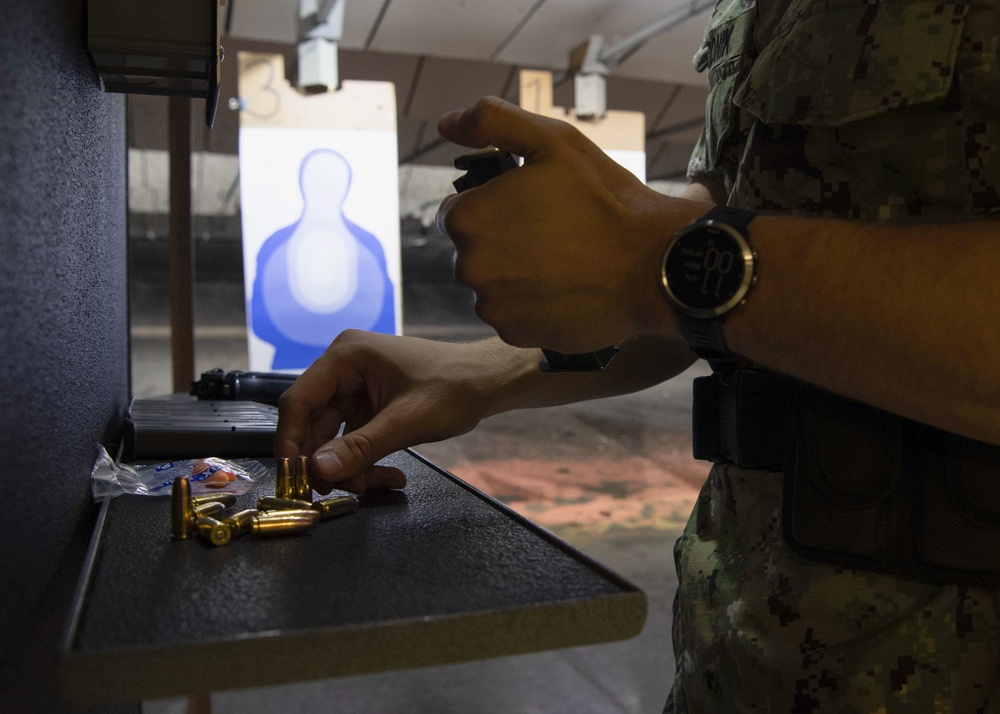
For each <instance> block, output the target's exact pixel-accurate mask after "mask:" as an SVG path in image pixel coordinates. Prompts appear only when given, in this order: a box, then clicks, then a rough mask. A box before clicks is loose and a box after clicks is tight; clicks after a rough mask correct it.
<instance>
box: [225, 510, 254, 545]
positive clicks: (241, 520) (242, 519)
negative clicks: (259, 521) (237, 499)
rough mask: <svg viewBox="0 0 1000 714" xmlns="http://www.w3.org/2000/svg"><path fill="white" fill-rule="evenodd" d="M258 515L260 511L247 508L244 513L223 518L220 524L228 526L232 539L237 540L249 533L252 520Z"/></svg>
mask: <svg viewBox="0 0 1000 714" xmlns="http://www.w3.org/2000/svg"><path fill="white" fill-rule="evenodd" d="M259 513H260V511H258V510H257V509H256V508H248V509H246V510H245V511H240V512H239V513H234V514H233V515H231V516H229V517H228V518H223V519H222V523H223V525H227V526H229V530H231V531H232V532H233V538H239V537H240V536H241V535H245V534H247V533H249V532H250V530H251V529H252V528H253V519H254V517H255V516H257V514H259Z"/></svg>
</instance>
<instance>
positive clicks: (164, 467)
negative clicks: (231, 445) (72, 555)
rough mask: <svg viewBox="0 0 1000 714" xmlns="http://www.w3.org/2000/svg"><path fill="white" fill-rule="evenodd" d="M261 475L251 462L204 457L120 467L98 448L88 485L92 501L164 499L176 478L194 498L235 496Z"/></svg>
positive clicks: (260, 467)
mask: <svg viewBox="0 0 1000 714" xmlns="http://www.w3.org/2000/svg"><path fill="white" fill-rule="evenodd" d="M265 474H267V467H266V466H264V464H262V463H260V462H259V461H254V460H252V459H237V460H233V461H229V460H226V459H219V458H215V457H208V458H204V459H187V460H183V461H168V462H164V463H160V464H141V465H128V464H120V463H118V462H116V461H115V460H114V459H113V458H111V455H110V454H108V452H107V450H106V449H105V448H104V447H103V446H98V455H97V461H96V462H95V463H94V468H93V470H92V471H91V475H90V483H91V490H92V492H93V496H94V500H95V501H101V500H103V499H105V498H113V497H115V496H120V495H122V494H123V493H131V494H136V495H139V496H168V495H170V491H171V488H172V486H173V483H174V479H175V478H177V477H178V476H183V477H186V478H187V479H189V480H190V482H191V493H192V495H194V496H199V495H206V494H214V493H231V494H233V495H236V496H239V495H240V494H243V493H246V492H247V491H249V490H250V487H251V486H252V485H253V482H254V481H255V480H257V479H258V478H260V477H261V476H263V475H265Z"/></svg>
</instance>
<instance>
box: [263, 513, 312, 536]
mask: <svg viewBox="0 0 1000 714" xmlns="http://www.w3.org/2000/svg"><path fill="white" fill-rule="evenodd" d="M314 523H316V519H315V518H307V517H305V516H285V515H277V514H275V515H273V516H256V517H255V518H254V519H253V525H252V527H251V528H252V530H251V532H252V534H253V536H254V538H280V537H281V536H289V535H300V534H302V533H306V532H308V531H309V529H310V528H312V527H313V524H314Z"/></svg>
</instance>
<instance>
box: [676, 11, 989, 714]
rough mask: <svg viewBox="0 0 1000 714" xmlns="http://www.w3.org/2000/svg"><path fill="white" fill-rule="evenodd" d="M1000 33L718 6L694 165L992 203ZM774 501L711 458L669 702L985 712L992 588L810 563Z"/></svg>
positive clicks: (919, 14) (921, 16)
mask: <svg viewBox="0 0 1000 714" xmlns="http://www.w3.org/2000/svg"><path fill="white" fill-rule="evenodd" d="M998 37H1000V10H998V6H997V4H996V3H980V4H976V5H973V4H971V3H966V2H944V3H934V2H909V1H899V2H882V3H881V4H878V3H870V2H853V1H851V2H843V1H841V2H833V3H820V2H814V1H813V0H760V2H755V1H754V0H721V2H720V3H719V4H718V5H717V6H716V9H715V12H714V13H713V15H712V18H711V20H710V22H709V25H708V28H707V31H706V36H705V42H704V44H703V46H702V48H701V49H700V50H699V52H698V54H697V55H696V57H695V62H696V65H697V67H698V69H699V70H703V71H707V72H708V73H709V81H710V86H711V92H710V95H709V102H708V111H707V116H706V127H705V131H704V133H703V135H702V138H701V140H700V142H699V144H698V147H697V149H696V151H695V154H694V155H693V157H692V159H691V164H690V170H689V174H690V177H691V178H692V179H693V180H695V181H706V182H711V183H721V184H724V186H725V192H726V194H727V195H728V197H729V198H728V200H729V203H730V205H735V206H738V207H741V208H746V209H750V210H754V211H760V212H763V211H780V212H786V213H793V214H801V215H806V214H819V215H826V216H840V217H845V218H851V219H858V220H862V221H871V222H879V223H904V222H924V223H931V222H941V221H961V220H968V219H970V218H972V217H975V216H977V215H986V214H996V213H997V212H998V211H1000V195H998V191H1000V154H998V152H1000V134H998V133H997V129H998V127H1000V124H998V122H1000V86H998V85H997V84H996V82H997V78H998V68H997V61H998V60H997V43H998ZM887 277H888V276H887ZM781 504H782V476H781V474H778V473H767V472H760V471H749V470H746V469H740V468H738V467H736V466H732V465H729V466H725V465H717V466H715V467H714V468H713V470H712V473H711V475H710V477H709V480H708V481H707V483H706V484H705V486H704V488H703V490H702V493H701V495H700V497H699V500H698V502H697V505H696V506H695V509H694V512H693V514H692V516H691V519H690V521H689V523H688V526H687V529H686V530H685V532H684V535H683V536H682V537H681V539H680V540H679V541H678V543H677V545H676V548H675V559H676V563H677V572H678V574H679V575H680V577H681V581H680V582H681V584H680V592H679V594H678V599H677V612H676V615H675V624H674V629H675V631H674V649H675V652H676V653H677V668H678V669H677V677H676V680H675V684H674V690H673V692H672V695H671V699H670V702H668V705H667V708H666V710H665V711H676V712H702V711H728V712H749V711H762V712H778V711H781V712H802V713H803V714H805V713H806V712H826V711H836V712H857V713H858V714H862V713H866V712H897V711H898V712H903V711H906V712H911V711H920V712H955V713H956V714H960V713H962V712H983V711H992V709H989V704H988V702H989V701H990V696H991V694H992V696H993V697H994V698H996V697H997V696H998V695H1000V693H998V691H997V682H998V679H1000V598H998V593H997V592H990V591H984V590H982V589H979V588H972V587H959V586H955V585H949V586H941V585H931V584H926V583H921V582H916V581H913V580H908V579H902V578H895V577H891V576H886V575H879V574H875V573H870V572H864V571H860V570H851V569H846V568H837V567H835V566H832V565H826V564H822V563H816V562H810V561H808V560H804V559H803V558H800V557H798V556H797V555H795V554H793V553H792V552H791V551H790V550H789V548H788V547H787V545H786V543H785V541H784V539H783V535H782V529H781V522H782V517H781V511H780V509H781ZM996 705H997V702H994V704H993V706H996Z"/></svg>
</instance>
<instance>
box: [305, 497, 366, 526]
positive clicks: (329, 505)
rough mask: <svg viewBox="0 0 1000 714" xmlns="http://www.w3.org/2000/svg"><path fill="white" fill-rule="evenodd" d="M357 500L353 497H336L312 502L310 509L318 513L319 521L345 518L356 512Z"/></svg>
mask: <svg viewBox="0 0 1000 714" xmlns="http://www.w3.org/2000/svg"><path fill="white" fill-rule="evenodd" d="M357 508H358V499H356V498H355V497H354V496H337V497H335V498H327V499H324V500H322V501H313V504H312V509H313V510H314V511H316V512H318V513H319V517H320V520H323V521H325V520H328V519H330V518H336V517H337V516H346V515H347V514H348V513H351V512H353V511H356V510H357Z"/></svg>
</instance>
